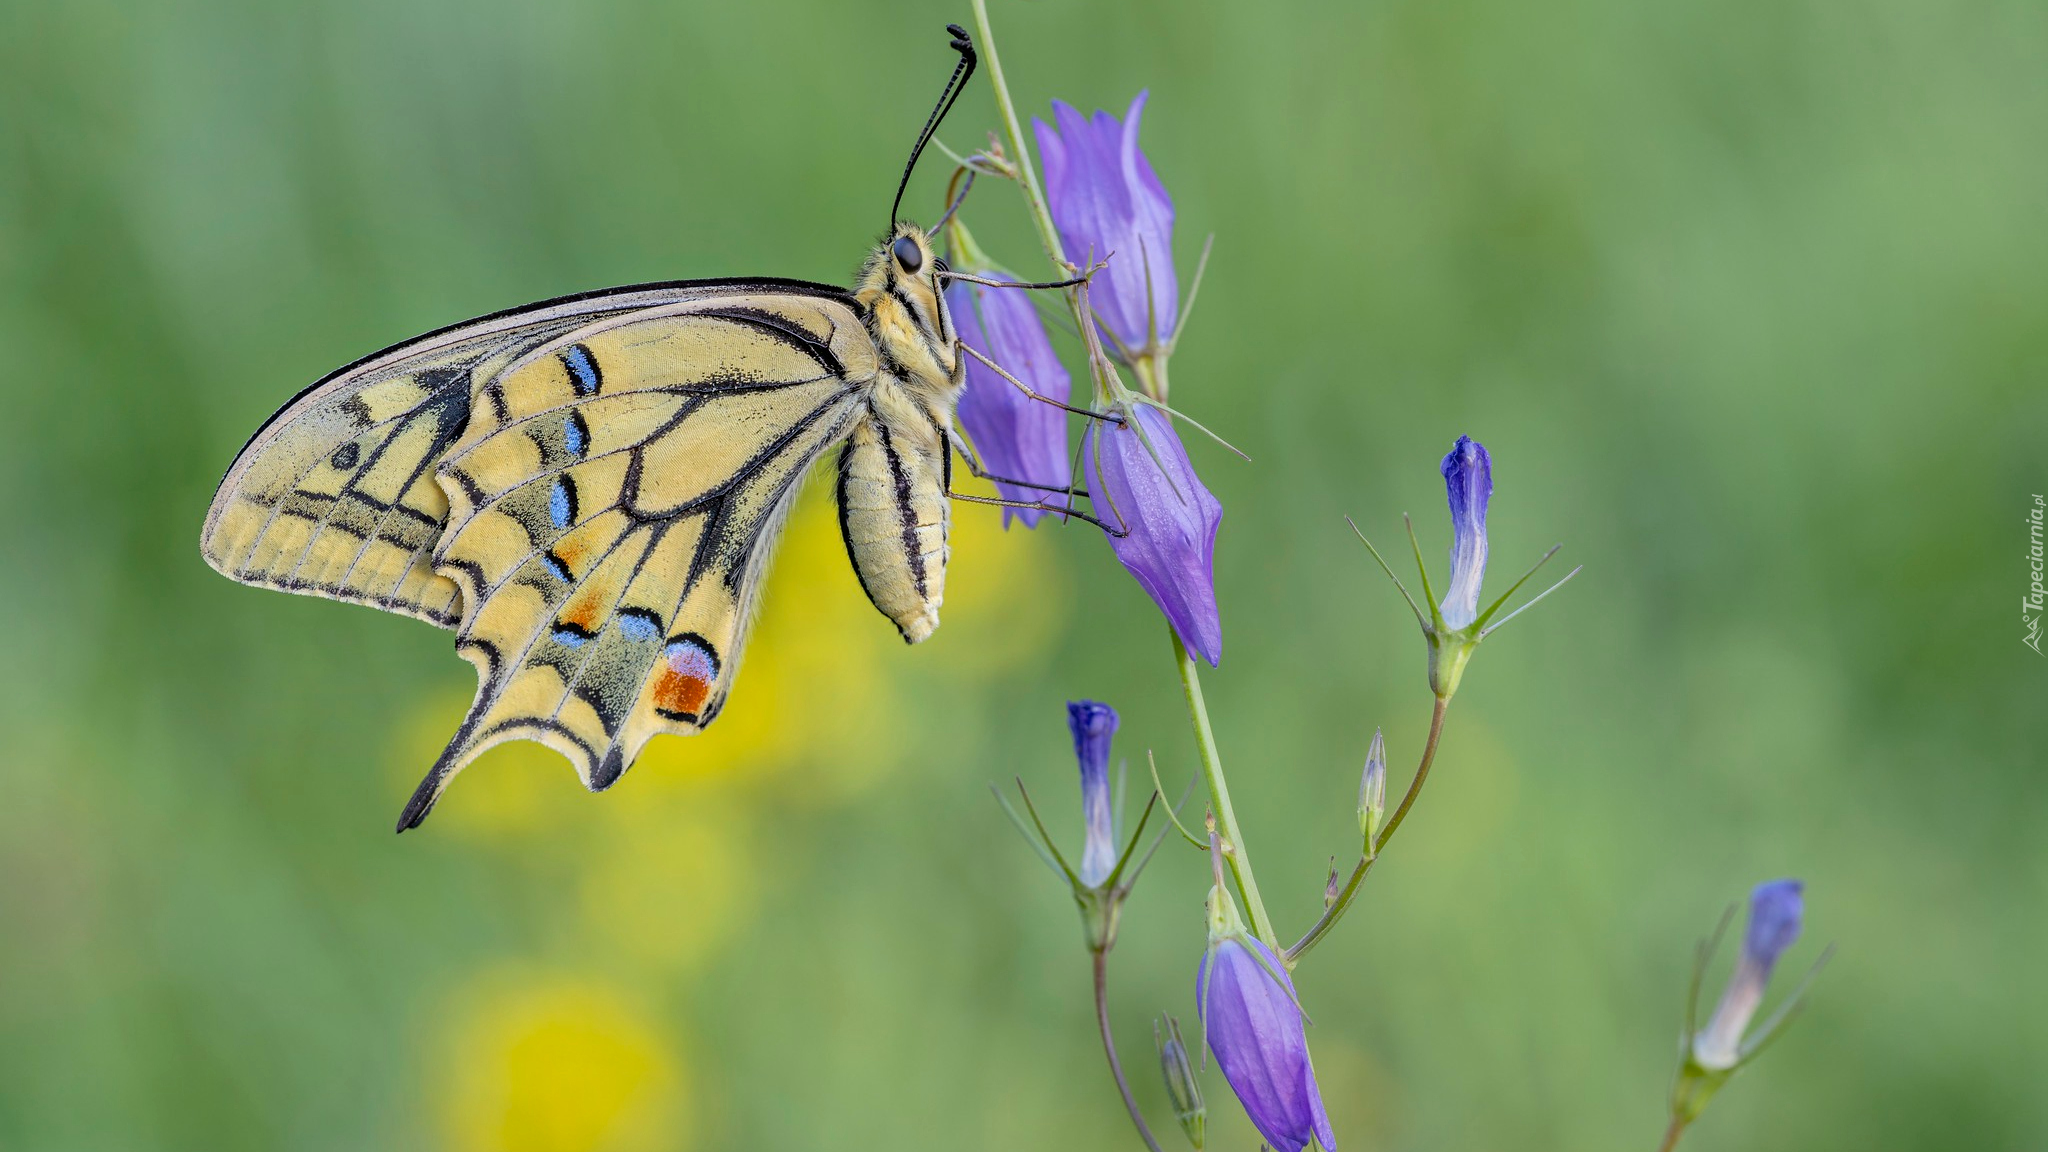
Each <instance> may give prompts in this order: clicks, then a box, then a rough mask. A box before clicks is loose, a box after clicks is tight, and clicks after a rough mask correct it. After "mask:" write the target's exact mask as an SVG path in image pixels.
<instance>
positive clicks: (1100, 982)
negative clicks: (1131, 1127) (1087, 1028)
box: [1090, 948, 1160, 1152]
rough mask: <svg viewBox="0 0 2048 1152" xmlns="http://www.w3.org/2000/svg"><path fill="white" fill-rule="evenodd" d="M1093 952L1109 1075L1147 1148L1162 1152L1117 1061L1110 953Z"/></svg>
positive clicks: (1099, 1022)
mask: <svg viewBox="0 0 2048 1152" xmlns="http://www.w3.org/2000/svg"><path fill="white" fill-rule="evenodd" d="M1090 951H1091V952H1092V953H1093V955H1094V957H1095V1023H1096V1024H1097V1025H1099V1026H1100V1027H1101V1029H1102V1051H1103V1054H1104V1055H1106V1056H1108V1057H1109V1074H1110V1075H1111V1076H1113V1077H1115V1078H1116V1090H1117V1091H1118V1092H1119V1093H1121V1094H1122V1095H1123V1098H1124V1108H1125V1110H1127V1111H1129V1112H1130V1114H1131V1123H1132V1124H1135V1125H1137V1128H1138V1135H1139V1136H1140V1137H1141V1138H1143V1140H1144V1141H1145V1147H1147V1148H1150V1149H1151V1150H1152V1152H1160V1149H1159V1142H1158V1141H1157V1140H1154V1139H1153V1138H1152V1130H1151V1129H1150V1128H1147V1127H1146V1126H1145V1114H1144V1113H1142V1112H1140V1111H1138V1102H1137V1101H1136V1100H1134V1099H1132V1098H1131V1086H1130V1085H1129V1084H1127V1083H1125V1082H1124V1066H1123V1064H1122V1063H1121V1062H1120V1061H1118V1060H1117V1058H1116V1034H1115V1033H1114V1032H1111V1031H1110V1029H1109V951H1108V950H1107V949H1104V948H1095V949H1091V950H1090Z"/></svg>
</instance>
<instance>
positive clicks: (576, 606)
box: [558, 583, 612, 632]
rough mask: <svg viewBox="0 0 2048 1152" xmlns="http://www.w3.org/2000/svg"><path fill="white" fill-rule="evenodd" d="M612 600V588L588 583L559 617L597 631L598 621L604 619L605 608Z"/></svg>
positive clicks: (564, 607) (565, 606)
mask: <svg viewBox="0 0 2048 1152" xmlns="http://www.w3.org/2000/svg"><path fill="white" fill-rule="evenodd" d="M611 602H612V589H611V588H609V587H605V586H602V585H599V584H596V583H591V584H586V585H584V586H583V588H582V590H581V591H579V592H578V593H577V594H576V598H575V599H574V600H571V601H569V603H568V604H566V605H564V606H563V608H562V613H561V615H560V617H558V618H559V619H562V620H566V621H568V622H569V623H571V624H574V625H576V626H577V627H579V628H583V629H587V630H589V631H592V632H595V631H597V622H598V621H600V620H602V619H604V617H605V609H606V608H607V607H608V606H609V605H610V604H611Z"/></svg>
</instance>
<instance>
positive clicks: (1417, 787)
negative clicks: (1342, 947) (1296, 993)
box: [1281, 696, 1451, 968]
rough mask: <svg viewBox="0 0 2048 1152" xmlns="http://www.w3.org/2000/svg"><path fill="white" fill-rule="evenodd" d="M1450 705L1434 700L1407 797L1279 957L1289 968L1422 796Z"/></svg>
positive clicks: (1324, 929) (1333, 918) (1354, 891)
mask: <svg viewBox="0 0 2048 1152" xmlns="http://www.w3.org/2000/svg"><path fill="white" fill-rule="evenodd" d="M1450 704H1451V702H1450V701H1449V700H1446V699H1444V698H1443V697H1441V696H1439V697H1437V698H1436V708H1435V709H1434V710H1433V711H1431V712H1430V714H1429V740H1428V742H1427V743H1425V744H1423V746H1422V761H1421V762H1420V763H1418V764H1417V765H1416V766H1415V779H1413V780H1411V781H1409V783H1408V794H1407V795H1405V796H1403V797H1401V806H1400V807H1398V808H1396V809H1394V815H1393V816H1392V817H1391V818H1390V819H1389V820H1388V821H1387V826H1386V827H1385V828H1382V829H1380V834H1379V838H1378V839H1377V840H1375V841H1373V844H1372V851H1371V852H1369V853H1367V854H1366V855H1365V858H1364V859H1362V860H1360V861H1359V862H1358V867H1356V868H1353V869H1352V870H1351V879H1350V880H1349V881H1347V882H1346V883H1345V885H1344V890H1343V891H1342V892H1339V893H1338V894H1337V901H1336V903H1334V904H1332V905H1330V906H1329V907H1328V908H1327V909H1325V910H1324V911H1323V915H1322V919H1320V920H1317V921H1316V922H1315V924H1314V925H1312V926H1310V928H1309V930H1308V931H1307V932H1306V933H1304V934H1303V935H1302V937H1301V939H1299V940H1296V941H1295V942H1294V947H1292V948H1289V949H1288V950H1287V951H1286V952H1284V953H1282V954H1281V955H1282V958H1283V959H1285V960H1286V961H1287V966H1288V967H1289V968H1292V967H1294V965H1295V964H1296V963H1298V962H1300V960H1301V958H1302V956H1303V955H1304V954H1306V953H1307V952H1308V950H1309V949H1311V948H1313V947H1315V946H1316V944H1317V943H1318V942H1320V941H1321V940H1322V938H1323V937H1324V936H1326V935H1328V934H1329V932H1330V929H1331V928H1333V927H1335V926H1336V924H1337V921H1339V920H1341V919H1343V918H1344V912H1345V910H1346V909H1348V908H1350V907H1351V898H1352V897H1354V896H1356V895H1358V886H1359V884H1360V883H1361V882H1362V881H1363V880H1364V879H1365V874H1366V873H1367V872H1370V871H1372V866H1373V865H1374V864H1375V863H1377V862H1378V861H1379V858H1380V853H1381V852H1383V851H1385V850H1386V847H1387V841H1389V840H1392V839H1393V838H1394V830H1395V829H1396V828H1399V827H1400V826H1401V821H1402V820H1403V819H1405V818H1406V817H1407V815H1408V809H1410V808H1412V807H1414V806H1415V798H1416V797H1417V796H1419V795H1421V794H1422V782H1423V781H1424V780H1427V779H1429V766H1430V765H1431V764H1434V763H1435V762H1436V745H1437V740H1438V739H1439V738H1441V737H1442V736H1443V732H1444V710H1445V709H1447V708H1449V707H1450Z"/></svg>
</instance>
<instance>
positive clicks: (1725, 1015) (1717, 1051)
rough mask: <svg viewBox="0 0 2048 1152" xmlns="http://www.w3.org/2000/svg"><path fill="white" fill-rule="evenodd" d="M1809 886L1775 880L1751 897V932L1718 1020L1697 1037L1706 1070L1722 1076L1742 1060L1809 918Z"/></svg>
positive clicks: (1697, 1056)
mask: <svg viewBox="0 0 2048 1152" xmlns="http://www.w3.org/2000/svg"><path fill="white" fill-rule="evenodd" d="M1805 887H1806V886H1805V885H1804V884H1801V883H1800V882H1799V881H1797V880H1772V881H1770V882H1768V883H1765V884H1759V885H1757V886H1756V890H1755V891H1754V892H1752V893H1750V897H1749V930H1748V931H1747V932H1745V933H1744V934H1743V939H1742V958H1741V959H1740V960H1738V961H1736V964H1735V974H1734V975H1733V976H1731V977H1730V978H1729V980H1728V987H1727V989H1726V990H1725V991H1724V992H1722V993H1721V1003H1720V1005H1719V1006H1718V1007H1716V1008H1715V1009H1714V1018H1713V1019H1712V1020H1710V1021H1708V1022H1707V1026H1706V1027H1705V1028H1703V1029H1701V1030H1700V1033H1699V1035H1697V1036H1695V1037H1693V1042H1692V1057H1693V1059H1694V1060H1696V1061H1698V1062H1699V1065H1700V1067H1702V1068H1705V1069H1707V1070H1708V1071H1710V1072H1720V1071H1724V1070H1726V1069H1730V1068H1733V1067H1735V1065H1736V1064H1738V1063H1740V1062H1741V1060H1742V1034H1743V1032H1744V1031H1745V1030H1747V1029H1748V1027H1749V1021H1750V1019H1751V1018H1752V1017H1754V1016H1755V1015H1756V1010H1757V1009H1758V1008H1759V1007H1761V1006H1762V1005H1763V1002H1764V987H1765V986H1766V985H1767V984H1769V983H1770V980H1771V970H1772V969H1773V968H1776V967H1777V966H1778V957H1779V956H1781V955H1783V954H1784V952H1785V949H1787V948H1790V947H1791V946H1792V942H1793V941H1795V940H1797V939H1799V928H1800V923H1801V920H1802V918H1803V917H1804V914H1805V900H1804V896H1803V894H1804V892H1805Z"/></svg>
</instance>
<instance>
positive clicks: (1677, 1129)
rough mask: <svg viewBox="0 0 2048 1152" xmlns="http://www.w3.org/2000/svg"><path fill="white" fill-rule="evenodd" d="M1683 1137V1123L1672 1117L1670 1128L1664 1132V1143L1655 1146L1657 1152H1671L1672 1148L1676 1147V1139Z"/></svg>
mask: <svg viewBox="0 0 2048 1152" xmlns="http://www.w3.org/2000/svg"><path fill="white" fill-rule="evenodd" d="M1683 1135H1685V1121H1684V1120H1682V1119H1680V1118H1679V1117H1676V1116H1673V1117H1672V1118H1671V1127H1669V1128H1666V1129H1665V1130H1664V1142H1663V1143H1662V1144H1659V1145H1657V1152H1671V1150H1672V1149H1673V1148H1676V1147H1678V1138H1679V1137H1680V1136H1683Z"/></svg>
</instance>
